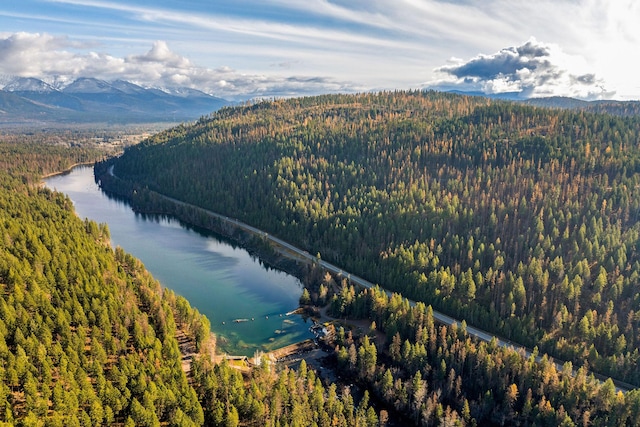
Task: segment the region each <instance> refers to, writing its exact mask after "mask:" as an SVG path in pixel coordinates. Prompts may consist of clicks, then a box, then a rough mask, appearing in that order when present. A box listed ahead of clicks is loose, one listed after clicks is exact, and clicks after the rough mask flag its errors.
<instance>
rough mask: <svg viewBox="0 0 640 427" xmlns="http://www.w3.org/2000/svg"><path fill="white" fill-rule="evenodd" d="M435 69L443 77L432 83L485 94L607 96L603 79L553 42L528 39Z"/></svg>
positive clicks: (527, 96)
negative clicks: (493, 51)
mask: <svg viewBox="0 0 640 427" xmlns="http://www.w3.org/2000/svg"><path fill="white" fill-rule="evenodd" d="M451 62H452V64H451V65H445V66H442V67H440V68H437V69H436V70H435V71H436V72H437V73H440V75H442V76H443V77H442V78H441V79H440V80H438V81H436V82H434V83H433V84H432V85H431V86H434V87H439V88H446V89H454V88H457V89H461V90H470V91H481V92H484V93H486V94H499V93H505V92H515V93H518V94H519V96H520V97H522V98H530V97H542V96H571V97H576V98H582V99H602V98H610V97H611V96H612V95H613V93H612V92H609V91H607V90H606V88H605V87H604V83H603V80H602V79H599V78H598V77H597V76H596V75H595V74H593V73H584V72H575V71H574V70H575V69H585V66H584V65H585V64H583V63H582V64H579V66H578V65H577V64H578V62H580V58H573V57H571V56H570V55H567V54H565V53H564V52H562V50H561V49H560V48H558V47H557V46H555V45H550V44H545V43H541V42H538V41H537V40H536V39H534V38H531V39H530V40H529V41H527V42H526V43H524V44H523V45H521V46H515V47H507V48H504V49H501V50H500V51H499V52H496V53H493V54H490V55H485V54H480V55H478V56H476V57H475V58H472V59H470V60H468V61H466V62H465V61H463V60H460V59H453V60H452V61H451Z"/></svg>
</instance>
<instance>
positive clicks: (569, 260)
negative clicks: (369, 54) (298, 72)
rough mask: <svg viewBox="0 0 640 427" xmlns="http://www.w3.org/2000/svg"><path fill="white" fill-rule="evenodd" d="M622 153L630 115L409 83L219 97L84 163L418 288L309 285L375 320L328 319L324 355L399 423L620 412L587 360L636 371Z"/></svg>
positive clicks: (637, 403) (124, 189) (631, 214)
mask: <svg viewBox="0 0 640 427" xmlns="http://www.w3.org/2000/svg"><path fill="white" fill-rule="evenodd" d="M110 166H113V169H112V171H113V176H111V175H108V174H100V171H106V170H107V168H108V167H110ZM639 167H640V119H638V117H636V116H631V117H620V116H612V115H606V114H594V113H588V112H584V111H570V110H550V109H544V108H535V107H530V106H523V105H518V104H514V103H507V102H501V101H491V100H488V99H484V98H473V97H465V96H459V95H453V94H443V93H437V92H422V91H415V92H386V93H379V94H361V95H326V96H320V97H309V98H301V99H290V100H274V101H265V102H258V103H254V104H251V105H246V106H242V107H235V108H225V109H222V110H220V111H218V112H216V113H214V114H212V115H211V116H209V117H204V118H202V119H200V120H199V121H198V122H197V123H195V124H193V125H183V126H179V127H176V128H173V129H171V130H168V131H165V132H162V133H160V134H158V135H156V136H154V137H152V138H150V139H149V140H147V141H145V142H143V143H142V144H140V145H137V146H134V147H131V148H129V149H128V150H127V151H126V152H125V153H124V155H123V156H121V157H119V158H117V159H115V160H112V161H108V162H106V163H103V164H102V165H101V167H100V168H98V173H99V174H100V178H101V179H102V183H103V186H104V187H105V188H107V189H109V190H111V191H114V192H118V193H120V194H124V195H127V196H128V197H129V198H130V199H131V200H132V201H133V202H134V203H135V204H136V205H137V208H138V209H140V210H143V211H144V210H147V211H151V212H153V211H157V210H158V206H160V205H161V204H164V203H165V201H164V200H163V199H161V198H159V197H157V195H156V194H155V193H154V192H157V193H161V194H164V195H168V196H171V197H174V198H177V199H180V200H182V201H185V202H188V203H191V204H194V205H198V206H201V207H205V208H207V209H210V210H213V211H216V212H219V213H222V214H224V215H228V216H230V217H235V218H238V219H240V220H242V221H244V222H247V223H249V224H251V225H253V226H256V227H258V228H260V229H262V230H265V231H267V232H269V233H272V234H274V235H277V236H278V237H280V238H283V239H284V240H287V241H289V242H291V243H293V244H295V245H297V246H299V247H301V248H303V249H305V250H308V251H309V252H311V253H314V254H315V253H319V254H320V256H321V257H322V258H323V259H325V260H328V261H330V262H332V263H334V264H336V265H339V266H341V267H343V268H344V269H345V270H346V271H350V272H352V273H355V274H358V275H360V276H362V277H364V278H366V279H368V280H370V281H372V282H374V283H378V284H379V285H380V286H381V287H383V288H385V289H389V290H391V291H394V292H397V293H398V294H401V295H402V296H404V297H408V298H411V299H413V300H415V301H419V302H422V303H424V304H418V305H417V306H416V307H411V306H410V305H409V304H408V302H407V301H406V300H403V299H402V297H400V296H399V295H396V297H392V298H389V297H387V296H386V295H385V294H384V293H382V292H380V291H378V290H369V291H363V292H359V291H357V290H356V289H353V288H352V287H350V286H349V284H348V283H346V282H343V283H335V281H334V278H331V277H321V278H320V279H319V280H318V283H317V284H318V286H319V288H317V289H314V288H311V289H310V291H311V292H310V293H311V296H312V297H314V298H315V297H316V296H317V295H316V294H318V295H323V297H322V298H320V299H324V297H325V296H326V295H324V294H325V293H326V290H327V289H331V288H335V289H336V293H335V295H334V296H333V297H329V303H330V307H331V310H332V311H333V312H334V314H335V315H337V316H343V317H345V318H346V317H352V318H360V317H362V318H368V319H370V320H374V321H375V325H376V328H377V330H378V331H380V332H382V333H383V334H384V337H386V338H385V340H384V342H378V341H377V340H373V339H371V340H370V339H369V337H368V336H365V337H356V338H354V337H352V336H350V334H345V333H344V331H342V332H343V333H342V334H339V335H338V338H337V346H336V355H335V358H336V365H337V366H338V369H341V370H343V372H345V375H351V376H352V377H353V378H354V379H355V380H356V381H358V382H359V383H360V384H362V385H364V386H366V387H368V388H369V389H370V390H371V393H372V395H375V396H376V398H377V399H379V400H380V401H382V402H384V404H386V405H387V407H388V408H389V409H390V410H391V409H394V410H397V411H398V412H401V413H403V414H408V417H409V419H411V420H413V422H414V423H416V424H425V425H437V424H438V423H440V422H443V421H447V422H451V423H455V422H457V423H459V424H468V425H473V424H476V423H477V424H496V425H509V424H522V425H559V424H563V425H631V424H634V423H636V424H637V423H638V410H639V408H640V400H639V397H640V396H639V394H638V392H637V391H635V390H634V391H631V392H627V393H622V392H616V389H615V386H614V384H613V383H612V382H611V381H610V380H608V381H605V382H599V381H597V380H595V379H594V378H593V377H592V376H591V374H589V372H596V373H599V374H602V375H605V376H610V377H613V378H616V379H622V380H624V381H626V382H628V383H631V384H633V385H640V368H639V366H640V365H639V363H638V362H639V360H638V358H639V356H640V355H639V353H638V347H639V344H640V336H638V328H639V327H640V322H639V320H640V314H639V311H640V294H639V292H638V291H639V289H638V288H639V286H640V284H639V275H640V254H639V252H638V251H639V250H640V244H639V240H638V239H639V234H638V233H639V231H640V226H639V223H638V219H639V217H638V216H639V214H640V174H639V172H640V170H639ZM148 190H152V191H148ZM166 209H167V208H166V206H164V205H163V207H162V210H166ZM337 281H338V282H339V280H337ZM331 282H333V283H331ZM429 306H432V307H433V308H434V309H437V310H440V311H443V312H445V313H447V314H450V315H453V316H455V317H457V318H460V319H464V320H465V322H466V323H467V324H469V325H474V326H477V327H480V328H483V329H485V330H489V331H491V332H493V333H495V334H498V335H500V336H503V337H506V338H508V339H511V340H513V341H515V342H518V343H521V344H523V345H525V346H527V347H529V348H535V349H536V350H535V351H536V352H538V354H548V355H550V356H551V357H555V358H557V359H560V360H563V361H567V362H568V363H567V364H566V365H565V367H564V369H562V370H559V369H556V367H555V365H554V364H552V363H550V362H549V361H548V359H547V358H546V357H545V358H543V361H542V362H540V363H538V362H536V361H535V360H534V358H531V357H530V358H527V357H524V356H523V355H522V354H518V353H516V352H514V351H511V350H508V349H502V348H498V347H497V346H495V345H493V344H492V343H482V342H477V341H475V340H474V339H472V338H470V337H469V336H468V335H467V333H466V331H465V330H464V328H455V327H454V328H447V327H445V326H442V325H438V324H437V323H434V321H433V318H432V316H431V315H430V310H431V309H430V308H429ZM545 361H546V362H545Z"/></svg>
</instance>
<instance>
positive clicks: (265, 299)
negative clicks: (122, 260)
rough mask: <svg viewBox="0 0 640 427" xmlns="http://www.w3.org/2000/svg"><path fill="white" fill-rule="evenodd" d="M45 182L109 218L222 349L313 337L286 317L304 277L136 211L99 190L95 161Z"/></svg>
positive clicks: (88, 212)
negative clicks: (201, 317)
mask: <svg viewBox="0 0 640 427" xmlns="http://www.w3.org/2000/svg"><path fill="white" fill-rule="evenodd" d="M46 185H47V186H48V187H49V188H52V189H56V190H58V191H61V192H64V193H66V194H67V195H69V197H70V198H71V200H72V201H73V203H74V205H75V208H76V212H77V213H78V215H79V216H80V217H82V218H85V217H87V218H90V219H92V220H94V221H96V222H99V223H107V224H108V226H109V230H110V232H111V240H112V244H113V245H114V246H115V245H117V246H121V247H122V248H124V249H125V250H126V251H127V252H129V253H131V254H133V255H134V256H136V257H137V258H139V259H140V260H141V261H142V262H143V263H144V265H145V267H146V268H147V269H148V270H149V271H150V272H151V273H152V274H153V275H154V277H156V278H157V279H158V280H159V281H160V282H161V283H162V284H163V285H164V286H166V287H168V288H170V289H172V290H174V291H175V292H176V293H177V294H180V295H182V296H184V297H185V298H187V299H188V300H189V302H190V303H191V305H193V306H194V307H196V308H197V309H198V310H199V311H200V312H202V313H203V314H205V315H206V316H207V317H208V318H209V320H210V321H211V325H212V329H213V331H214V332H215V333H216V334H217V335H218V347H219V348H220V349H222V351H225V352H228V353H232V354H242V355H252V354H253V353H254V351H255V350H256V349H262V350H271V349H274V348H277V347H280V346H284V345H288V344H291V343H293V342H296V341H300V340H303V339H306V338H309V337H310V336H311V335H310V333H309V332H308V327H309V325H308V324H307V323H306V322H305V320H304V319H302V318H301V317H300V316H298V315H289V316H287V315H286V313H288V312H290V311H292V310H294V309H295V308H296V307H297V306H298V299H299V297H300V294H301V292H302V287H301V285H300V282H299V281H298V279H296V278H295V277H293V276H290V275H288V274H286V273H283V272H282V271H279V270H276V269H273V268H272V267H271V266H269V265H268V264H266V263H264V262H262V261H261V260H259V259H258V258H256V257H254V256H252V255H250V254H249V253H248V252H247V251H245V250H244V249H242V248H240V247H239V246H238V245H237V244H235V243H234V242H232V241H230V240H229V239H227V238H225V237H222V236H219V235H216V234H213V233H211V232H208V231H205V230H202V229H199V228H197V227H191V226H188V225H186V224H183V223H181V222H180V221H178V220H176V219H173V218H171V217H167V216H166V215H146V214H140V213H135V212H133V210H132V209H131V208H130V206H129V205H128V204H127V203H126V202H124V201H123V200H122V199H120V198H117V197H110V196H107V195H106V194H105V193H103V192H102V191H101V190H100V189H99V187H98V186H97V184H96V183H95V182H94V178H93V171H92V169H91V168H89V167H80V168H76V169H74V170H73V171H72V172H71V173H69V174H66V175H58V176H55V177H51V178H48V179H47V180H46ZM237 319H247V321H243V322H239V323H238V322H234V320H237Z"/></svg>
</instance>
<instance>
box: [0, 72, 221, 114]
mask: <svg viewBox="0 0 640 427" xmlns="http://www.w3.org/2000/svg"><path fill="white" fill-rule="evenodd" d="M230 104H231V102H230V101H227V100H225V99H222V98H218V97H215V96H212V95H209V94H206V93H204V92H201V91H198V90H195V89H190V88H177V89H175V90H174V91H171V92H169V91H164V90H160V89H154V88H144V87H142V86H139V85H136V84H134V83H131V82H128V81H124V80H116V81H113V82H108V81H104V80H99V79H94V78H86V77H84V78H79V79H77V80H74V81H72V82H70V83H68V84H66V85H60V86H59V87H54V86H53V85H51V84H49V83H47V82H45V81H42V80H39V79H35V78H32V77H16V78H13V79H5V84H4V87H3V88H2V89H1V90H0V125H18V124H33V125H37V124H47V123H52V122H55V123H69V124H72V123H142V122H181V121H189V120H195V119H197V118H199V117H200V116H203V115H206V114H209V113H211V112H213V111H215V110H218V109H219V108H221V107H223V106H225V105H230Z"/></svg>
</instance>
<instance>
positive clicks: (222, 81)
mask: <svg viewBox="0 0 640 427" xmlns="http://www.w3.org/2000/svg"><path fill="white" fill-rule="evenodd" d="M79 47H81V45H79V44H78V43H74V42H72V41H70V40H69V39H67V38H65V37H55V36H52V35H49V34H37V33H36V34H30V33H16V34H10V35H6V34H5V35H0V74H5V75H15V76H21V77H36V78H40V79H43V80H46V81H49V82H52V81H63V82H69V81H72V80H73V79H75V78H78V77H93V78H99V79H104V80H116V79H124V80H128V81H131V82H134V83H137V84H140V85H143V86H147V87H166V88H171V87H191V88H197V89H199V90H203V91H205V92H209V93H211V94H213V95H216V96H220V97H226V98H229V99H237V98H246V97H248V96H249V97H252V96H292V95H294V94H312V93H323V92H336V91H354V90H358V89H359V88H357V87H355V86H354V85H352V84H350V83H346V82H339V81H336V80H334V79H330V78H326V77H318V76H312V77H309V76H286V77H283V76H279V75H266V74H256V75H251V74H244V73H239V72H237V71H235V70H233V69H231V68H229V67H226V66H221V67H219V68H216V69H210V68H205V67H200V66H197V65H195V64H193V63H192V61H190V60H189V59H188V58H185V57H183V56H181V55H179V54H177V53H175V52H173V51H172V50H171V49H170V48H169V46H168V45H167V43H166V42H164V41H156V42H155V43H154V44H153V46H152V47H151V49H150V50H149V51H147V52H145V53H143V54H138V55H129V56H126V57H124V58H118V57H115V56H111V55H108V54H105V53H100V52H95V51H82V50H81V49H79Z"/></svg>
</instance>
